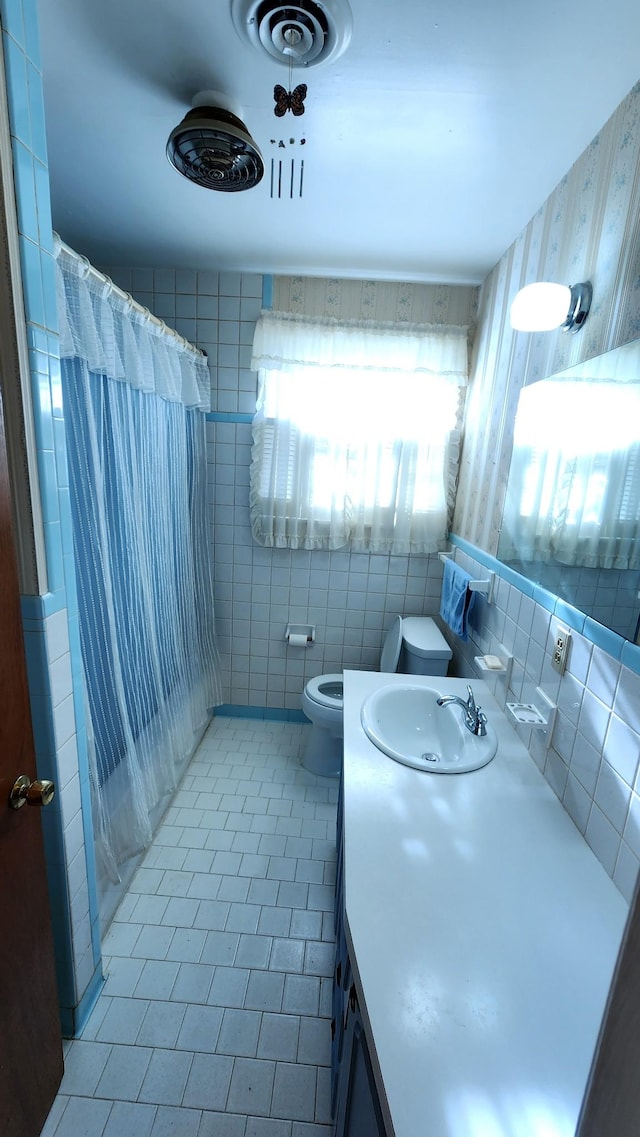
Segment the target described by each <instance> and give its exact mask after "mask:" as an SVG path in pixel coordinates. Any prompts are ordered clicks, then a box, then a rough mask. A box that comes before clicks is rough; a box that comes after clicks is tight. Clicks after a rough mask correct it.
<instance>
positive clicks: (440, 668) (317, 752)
mask: <svg viewBox="0 0 640 1137" xmlns="http://www.w3.org/2000/svg"><path fill="white" fill-rule="evenodd" d="M451 654H452V652H451V648H450V647H449V645H448V643H447V641H446V640H445V638H444V636H443V635H442V633H441V631H440V629H439V628H438V627H436V624H435V622H434V621H433V619H432V618H431V616H406V617H405V618H404V619H403V617H402V616H395V617H394V620H393V623H392V625H391V627H390V628H389V631H388V632H387V634H386V636H385V638H384V643H383V645H382V652H381V655H380V668H379V670H380V671H386V672H390V673H393V672H396V671H399V672H401V673H402V674H404V675H446V674H447V669H448V666H449V660H450V659H451ZM343 698H344V692H343V685H342V674H335V675H317V676H316V678H315V679H309V681H308V682H307V683H306V684H305V688H304V690H303V692H302V710H303V711H304V713H305V715H306V716H307V718H308V719H310V720H311V724H312V730H311V733H310V736H309V741H308V743H307V746H306V749H305V753H304V756H303V759H302V765H303V766H304V768H305V770H309V771H311V773H313V774H321V775H322V776H323V777H325V778H337V777H338V776H339V774H340V770H341V767H342V740H343V733H344V732H343V720H342V707H343Z"/></svg>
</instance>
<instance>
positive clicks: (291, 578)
mask: <svg viewBox="0 0 640 1137" xmlns="http://www.w3.org/2000/svg"><path fill="white" fill-rule="evenodd" d="M79 251H80V252H81V251H82V250H79ZM104 271H105V272H106V273H107V274H108V275H109V276H111V277H112V279H114V280H115V281H116V283H117V284H119V285H120V287H121V288H124V289H125V290H126V291H128V292H131V293H132V295H134V296H135V298H136V299H137V300H139V301H140V303H142V304H144V305H145V307H148V308H150V309H151V311H152V312H154V313H155V314H156V315H157V316H160V317H161V318H162V319H164V320H166V322H167V323H168V324H170V325H171V326H173V327H175V329H176V330H177V331H178V332H180V333H181V334H182V335H184V336H185V337H187V338H188V339H190V340H191V341H192V342H194V343H196V344H197V345H198V347H201V348H203V349H204V350H205V351H207V354H208V356H209V363H210V368H211V374H212V390H213V395H212V414H211V416H210V420H211V421H210V422H209V423H208V430H209V470H210V479H209V482H210V488H211V495H212V525H211V547H212V557H213V561H214V580H215V607H216V628H217V632H218V644H219V648H220V654H221V663H222V674H223V684H224V699H225V702H226V703H227V704H230V705H231V706H234V707H236V708H238V709H241V708H253V709H254V710H255V711H256V712H262V711H264V710H265V709H266V711H267V713H268V712H269V711H272V712H274V713H275V712H277V711H282V710H283V709H284V710H287V711H288V712H291V713H292V714H293V715H295V714H297V713H299V712H300V697H301V693H302V689H303V687H304V684H305V682H306V681H307V679H309V678H310V677H312V676H314V675H321V674H323V673H325V672H333V671H341V670H342V668H343V667H360V668H368V669H374V668H376V667H377V665H378V657H379V654H380V649H381V646H382V640H383V637H384V632H385V630H386V629H387V628H388V627H389V625H390V623H391V620H392V617H393V616H394V615H396V614H401V615H432V614H434V613H435V612H437V610H438V606H439V600H440V587H441V580H442V564H441V563H440V561H439V560H438V558H437V557H423V556H408V557H396V556H377V555H376V556H373V555H372V556H369V555H367V554H365V553H349V552H348V551H345V552H343V551H337V552H330V553H327V552H320V551H318V552H315V551H314V552H306V551H303V550H295V551H290V550H286V549H265V548H262V547H260V546H259V545H257V544H256V543H255V542H254V541H253V539H252V536H251V530H250V526H249V465H250V460H251V419H252V415H253V412H254V411H255V398H256V376H255V373H254V372H252V371H250V370H249V363H250V356H251V344H252V341H253V331H254V327H255V321H256V319H257V317H258V315H259V312H260V309H261V307H262V304H263V300H262V293H263V287H264V288H265V299H264V303H265V306H270V305H271V296H270V295H269V292H270V289H271V286H272V283H273V298H274V307H275V306H279V307H282V308H289V309H290V310H294V311H299V312H300V311H304V312H306V313H307V314H314V315H323V314H326V315H346V317H347V318H352V319H353V318H367V317H368V318H376V319H382V320H385V319H404V320H407V321H409V322H434V323H436V322H440V323H459V324H470V323H471V322H472V320H473V317H474V315H475V304H476V299H477V289H475V288H466V287H461V288H450V287H448V286H433V285H424V286H420V285H411V284H408V285H398V284H392V285H386V284H382V283H379V282H375V281H361V282H355V281H314V280H312V279H303V278H300V277H292V278H282V279H281V280H278V279H276V280H275V281H274V282H271V280H270V278H266V281H265V282H263V279H262V277H257V276H252V275H247V274H240V273H228V272H224V273H220V274H217V273H215V272H195V271H194V272H190V271H180V270H175V271H173V270H165V269H163V270H157V269H156V270H152V269H127V268H121V267H117V266H116V267H113V266H107V267H106V268H105V269H104ZM289 622H291V623H295V624H310V625H312V626H313V627H314V628H315V641H314V643H313V644H312V645H311V646H310V647H308V648H306V649H305V648H294V647H288V646H287V644H286V642H285V631H286V626H287V623H289Z"/></svg>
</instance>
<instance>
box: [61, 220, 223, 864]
mask: <svg viewBox="0 0 640 1137" xmlns="http://www.w3.org/2000/svg"><path fill="white" fill-rule="evenodd" d="M56 253H57V280H58V314H59V323H60V333H61V353H60V354H61V369H62V392H63V406H64V418H65V429H66V437H67V458H68V468H69V487H70V501H71V515H72V528H73V546H74V560H75V571H76V583H77V593H78V608H79V622H80V641H81V649H82V661H83V667H84V678H85V693H86V699H85V702H86V710H87V731H88V742H89V757H90V769H91V782H92V803H93V811H94V827H95V830H96V851H97V857H98V861H99V868H100V870H101V872H102V873H103V874H104V873H105V872H106V873H108V875H109V876H110V877H111V879H113V880H117V878H118V866H119V865H121V864H122V863H123V862H124V861H125V860H126V859H127V858H128V857H130V856H131V855H132V854H134V853H136V852H138V851H140V850H141V849H142V848H144V847H145V845H146V844H148V842H149V841H150V839H151V837H152V835H153V823H152V816H153V813H154V810H156V809H157V807H158V806H159V804H160V803H161V802H162V801H163V799H165V798H166V795H168V794H169V793H171V791H172V790H174V789H175V788H176V784H177V778H178V775H179V772H180V771H181V769H182V767H183V765H184V762H185V761H186V759H187V758H188V757H189V755H190V754H191V752H192V751H193V748H194V746H195V745H196V743H197V741H198V739H199V737H200V734H201V732H202V729H203V727H204V725H205V723H206V720H207V712H208V710H209V708H210V707H212V706H214V705H216V704H217V703H219V702H220V679H219V665H218V657H217V652H216V646H215V636H214V625H213V583H212V577H211V570H210V558H209V553H208V541H207V517H206V469H207V464H206V437H205V429H206V426H205V415H204V413H203V412H204V411H205V410H206V409H207V408H208V402H209V372H208V368H207V364H206V360H205V358H204V357H203V356H202V355H201V353H199V352H197V351H196V350H195V349H192V348H191V347H190V346H189V345H187V344H186V343H185V341H181V340H179V338H177V337H175V336H173V335H171V334H170V333H168V332H167V330H166V329H163V326H162V325H160V323H159V322H158V321H156V320H154V319H152V318H150V317H149V316H148V315H145V314H144V313H143V312H141V311H139V310H137V309H136V308H134V307H133V305H131V303H130V302H129V301H128V299H127V298H126V297H124V296H123V294H121V293H120V292H119V290H116V289H114V288H113V287H112V286H111V285H110V283H109V282H107V283H106V284H105V282H104V281H103V280H101V279H100V277H99V276H98V275H97V274H95V272H93V271H92V270H91V269H90V266H88V265H87V263H86V262H84V261H83V259H82V258H79V257H77V256H76V255H75V254H74V253H72V252H71V250H68V249H67V248H66V246H63V245H61V244H60V243H59V242H58V243H57V245H56Z"/></svg>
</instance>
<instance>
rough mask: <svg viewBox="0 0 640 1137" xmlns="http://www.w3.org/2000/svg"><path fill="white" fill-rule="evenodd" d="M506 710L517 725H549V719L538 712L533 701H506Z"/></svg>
mask: <svg viewBox="0 0 640 1137" xmlns="http://www.w3.org/2000/svg"><path fill="white" fill-rule="evenodd" d="M507 710H508V711H509V713H510V714H511V715H512V717H513V718H514V719H515V720H516V722H517V723H518V725H519V726H548V725H549V720H548V719H546V718H545V717H544V715H542V714H540V711H539V710H538V708H537V707H536V706H535V704H534V703H507Z"/></svg>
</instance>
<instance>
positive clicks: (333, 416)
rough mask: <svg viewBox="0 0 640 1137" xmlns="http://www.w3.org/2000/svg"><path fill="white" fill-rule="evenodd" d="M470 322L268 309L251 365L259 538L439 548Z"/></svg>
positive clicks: (362, 547)
mask: <svg viewBox="0 0 640 1137" xmlns="http://www.w3.org/2000/svg"><path fill="white" fill-rule="evenodd" d="M466 333H467V329H466V328H463V327H459V328H458V327H445V326H438V325H433V326H432V325H429V326H425V325H407V326H405V325H398V324H379V323H374V322H372V321H363V322H357V323H355V322H352V323H342V322H338V321H337V320H334V319H323V320H312V319H306V318H302V317H297V316H293V315H291V314H289V313H283V312H263V313H262V314H261V316H260V319H259V320H258V323H257V326H256V333H255V338H254V344H253V357H252V364H251V366H252V368H254V369H255V370H257V371H258V376H259V386H258V403H257V411H256V416H255V420H254V427H253V453H252V466H251V487H250V507H251V524H252V531H253V535H254V537H255V539H256V541H258V542H259V543H260V544H263V545H268V546H276V547H287V548H294V549H298V548H304V549H337V548H342V547H344V546H346V545H348V546H349V547H350V548H352V549H354V550H356V551H368V552H374V553H397V554H406V553H430V552H435V551H436V550H437V549H438V548H441V547H442V544H443V542H444V540H445V538H446V534H447V530H448V523H449V520H450V515H451V510H452V508H453V499H454V495H455V485H456V479H457V468H458V458H459V445H460V421H461V410H462V399H463V396H464V389H465V385H466V382H467V335H466Z"/></svg>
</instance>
